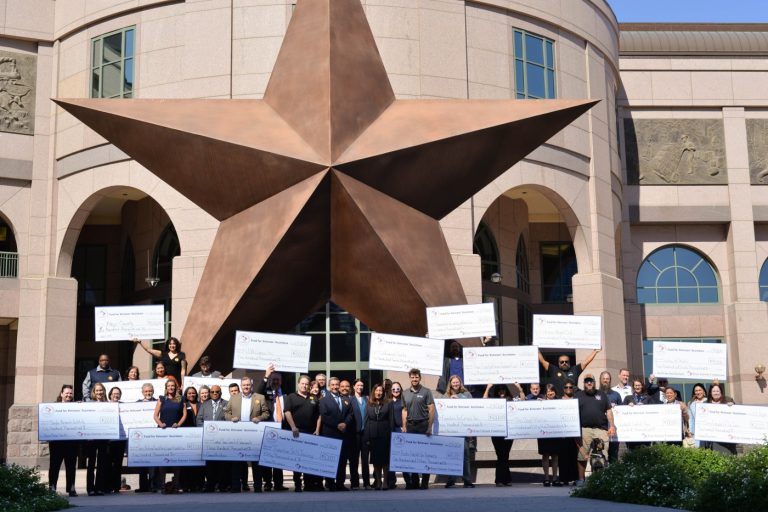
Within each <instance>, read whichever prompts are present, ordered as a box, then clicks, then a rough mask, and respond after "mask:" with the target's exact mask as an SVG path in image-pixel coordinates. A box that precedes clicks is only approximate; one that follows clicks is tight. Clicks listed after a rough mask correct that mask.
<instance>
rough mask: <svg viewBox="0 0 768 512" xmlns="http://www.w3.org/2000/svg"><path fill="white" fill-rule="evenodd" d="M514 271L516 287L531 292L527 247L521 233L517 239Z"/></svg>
mask: <svg viewBox="0 0 768 512" xmlns="http://www.w3.org/2000/svg"><path fill="white" fill-rule="evenodd" d="M515 273H516V274H517V289H518V290H520V291H523V292H525V293H531V278H530V274H529V273H528V249H527V248H526V247H525V240H524V239H523V235H520V238H519V239H518V240H517V253H516V254H515Z"/></svg>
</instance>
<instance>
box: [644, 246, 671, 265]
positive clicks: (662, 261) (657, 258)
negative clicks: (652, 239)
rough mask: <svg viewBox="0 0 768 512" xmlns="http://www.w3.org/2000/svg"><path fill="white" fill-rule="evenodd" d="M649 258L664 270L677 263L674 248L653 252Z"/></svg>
mask: <svg viewBox="0 0 768 512" xmlns="http://www.w3.org/2000/svg"><path fill="white" fill-rule="evenodd" d="M648 259H649V260H650V261H652V262H653V264H654V265H656V267H657V268H658V269H659V270H664V269H665V268H667V267H671V266H672V265H674V264H675V260H674V256H673V251H672V248H671V247H669V248H666V249H661V250H660V251H656V252H655V253H653V254H651V255H650V256H649V257H648Z"/></svg>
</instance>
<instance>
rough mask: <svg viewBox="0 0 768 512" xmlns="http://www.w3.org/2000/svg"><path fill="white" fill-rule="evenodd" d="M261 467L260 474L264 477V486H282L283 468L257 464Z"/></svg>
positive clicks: (275, 487)
mask: <svg viewBox="0 0 768 512" xmlns="http://www.w3.org/2000/svg"><path fill="white" fill-rule="evenodd" d="M259 467H260V468H261V475H262V478H263V479H264V487H267V488H269V487H272V488H274V489H277V488H280V487H283V470H282V469H280V468H269V467H266V466H259Z"/></svg>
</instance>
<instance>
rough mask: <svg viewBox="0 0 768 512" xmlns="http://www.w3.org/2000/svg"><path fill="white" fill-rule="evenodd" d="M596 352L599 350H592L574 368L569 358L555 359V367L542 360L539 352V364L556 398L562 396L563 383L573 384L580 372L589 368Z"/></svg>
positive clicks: (562, 356) (563, 356)
mask: <svg viewBox="0 0 768 512" xmlns="http://www.w3.org/2000/svg"><path fill="white" fill-rule="evenodd" d="M598 352H600V350H598V349H595V350H593V351H592V353H591V354H589V355H588V356H587V358H586V359H585V360H584V361H582V362H581V363H579V364H577V365H576V366H571V358H570V357H569V356H567V355H561V356H560V357H558V358H557V366H555V365H553V364H551V363H550V362H549V361H547V360H546V359H544V356H543V355H542V353H541V351H539V362H540V363H541V366H542V367H543V368H544V371H545V372H546V373H547V376H548V377H549V382H550V383H552V384H554V385H555V389H557V394H558V396H562V394H563V385H564V384H565V381H567V380H572V381H573V382H578V381H579V376H580V375H581V372H583V371H584V370H585V369H586V368H587V366H589V363H591V362H592V361H593V360H594V359H595V356H597V353H598Z"/></svg>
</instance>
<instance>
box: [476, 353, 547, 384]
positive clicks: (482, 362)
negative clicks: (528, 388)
mask: <svg viewBox="0 0 768 512" xmlns="http://www.w3.org/2000/svg"><path fill="white" fill-rule="evenodd" d="M463 355H464V383H465V384H511V383H513V382H520V383H527V382H539V351H538V350H537V349H536V347H530V346H506V347H465V348H464V351H463Z"/></svg>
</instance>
